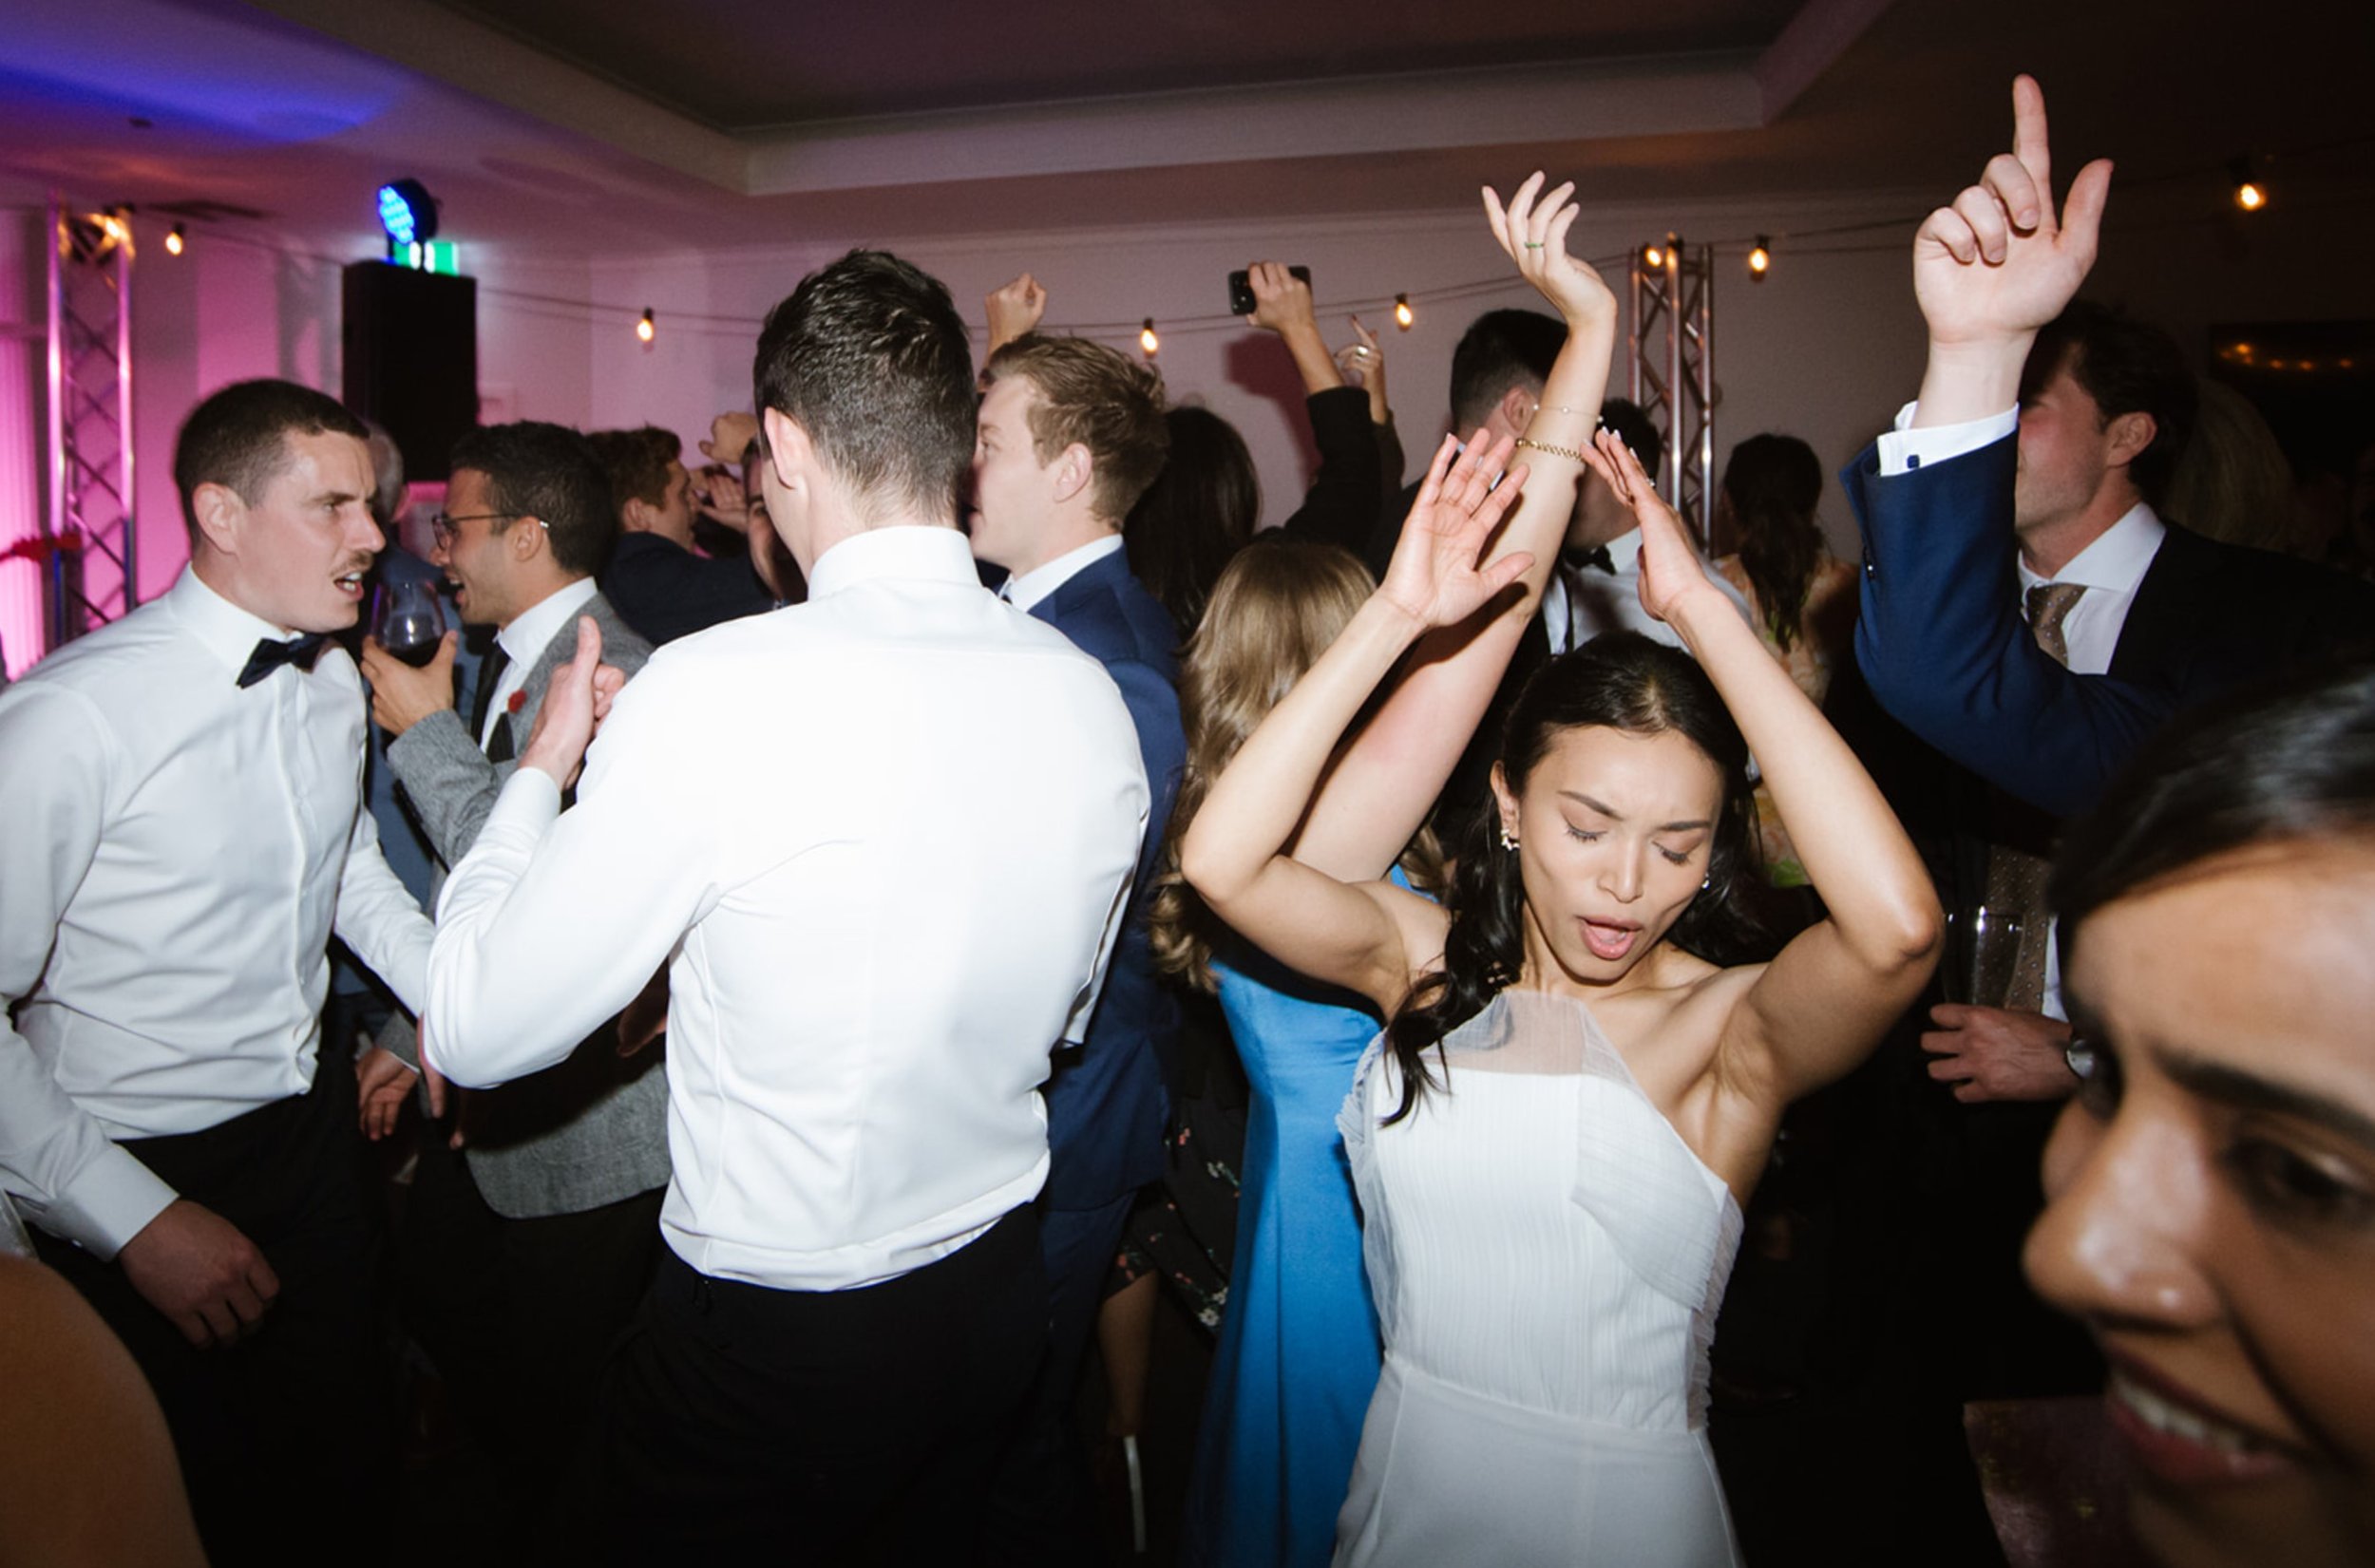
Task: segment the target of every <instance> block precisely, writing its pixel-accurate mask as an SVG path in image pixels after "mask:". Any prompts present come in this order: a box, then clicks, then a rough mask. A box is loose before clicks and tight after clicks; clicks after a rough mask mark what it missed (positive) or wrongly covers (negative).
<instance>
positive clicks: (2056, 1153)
mask: <svg viewBox="0 0 2375 1568" xmlns="http://www.w3.org/2000/svg"><path fill="white" fill-rule="evenodd" d="M2069 989H2070V992H2071V994H2072V997H2073V1002H2074V1009H2075V1014H2076V1016H2077V1019H2078V1023H2079V1029H2080V1031H2081V1034H2082V1035H2084V1036H2086V1037H2087V1038H2088V1039H2089V1040H2090V1041H2091V1042H2092V1043H2094V1044H2095V1045H2096V1047H2097V1049H2098V1052H2099V1055H2098V1059H2097V1061H2098V1065H2097V1068H2096V1071H2095V1073H2094V1075H2093V1077H2092V1079H2091V1080H2090V1081H2089V1083H2088V1084H2087V1086H2085V1088H2084V1089H2082V1090H2081V1093H2080V1096H2079V1099H2078V1100H2077V1101H2076V1102H2075V1103H2074V1104H2073V1105H2071V1106H2070V1108H2069V1109H2068V1110H2066V1111H2064V1112H2063V1113H2062V1121H2061V1123H2060V1124H2059V1125H2058V1126H2057V1127H2056V1129H2055V1131H2054V1136H2053V1141H2052V1143H2050V1144H2049V1145H2048V1146H2047V1148H2046V1152H2045V1190H2046V1192H2047V1193H2048V1194H2049V1195H2050V1199H2051V1201H2050V1202H2049V1204H2048V1206H2047V1208H2046V1210H2045V1213H2044V1216H2043V1219H2040V1220H2039V1221H2038V1224H2037V1228H2036V1230H2035V1231H2034V1232H2032V1233H2031V1235H2030V1237H2029V1240H2028V1256H2027V1265H2028V1273H2029V1278H2030V1279H2031V1281H2032V1282H2034V1283H2035V1285H2036V1286H2037V1288H2038V1290H2039V1291H2040V1292H2041V1293H2042V1294H2043V1295H2044V1296H2045V1297H2046V1298H2047V1299H2049V1300H2051V1301H2053V1302H2054V1303H2055V1304H2057V1305H2058V1306H2060V1307H2061V1308H2062V1310H2063V1311H2065V1312H2069V1313H2074V1314H2076V1315H2078V1316H2080V1317H2081V1318H2083V1319H2084V1320H2085V1321H2086V1323H2087V1324H2088V1326H2089V1327H2090V1328H2091V1329H2093V1331H2094V1332H2095V1335H2096V1338H2097V1339H2098V1340H2099V1341H2100V1344H2101V1346H2102V1349H2103V1351H2104V1353H2105V1355H2106V1356H2107V1357H2108V1359H2109V1361H2110V1364H2111V1375H2110V1387H2109V1389H2108V1392H2107V1403H2108V1405H2109V1409H2110V1415H2111V1420H2112V1424H2113V1426H2114V1427H2115V1428H2116V1429H2117V1430H2118V1431H2119V1434H2120V1435H2121V1437H2122V1438H2123V1439H2125V1446H2126V1449H2127V1453H2128V1457H2129V1459H2130V1461H2131V1473H2132V1477H2133V1480H2132V1483H2131V1485H2132V1499H2133V1504H2134V1507H2133V1513H2132V1518H2133V1522H2134V1525H2135V1528H2136V1532H2137V1534H2138V1538H2139V1539H2141V1540H2143V1541H2144V1543H2145V1544H2146V1545H2147V1546H2148V1547H2150V1548H2151V1549H2152V1550H2154V1551H2155V1552H2156V1553H2157V1554H2158V1555H2159V1556H2160V1557H2161V1558H2162V1559H2164V1560H2165V1561H2167V1562H2169V1563H2171V1564H2179V1565H2192V1564H2198V1563H2233V1564H2242V1563H2251V1564H2260V1563H2270V1564H2273V1563H2283V1564H2286V1565H2287V1568H2306V1565H2309V1564H2326V1563H2346V1562H2347V1563H2367V1562H2375V844H2369V843H2368V842H2366V841H2363V840H2354V839H2341V838H2327V839H2319V840H2312V841H2301V842H2296V843H2291V844H2281V845H2270V846H2262V847H2259V848H2255V849H2249V850H2243V851H2237V852H2235V853H2233V854H2230V855H2226V856H2221V857H2217V858H2215V859H2213V860H2208V861H2205V862H2203V863H2202V864H2201V865H2199V866H2197V867H2195V868H2193V869H2191V870H2189V871H2187V872H2184V873H2182V874H2180V875H2179V876H2178V877H2177V878H2172V879H2170V880H2167V881H2164V882H2161V883H2157V884H2155V885H2153V886H2150V887H2148V888H2146V889H2144V890H2143V891H2140V892H2138V893H2136V894H2133V895H2130V896H2129V897H2124V898H2120V899H2119V900H2117V901H2115V902H2113V903H2111V904H2108V905H2105V906H2104V907H2103V908H2101V909H2100V910H2099V911H2097V912H2096V913H2095V914H2094V915H2093V916H2090V917H2089V918H2088V919H2087V920H2086V922H2085V924H2084V925H2083V926H2082V927H2081V929H2080V931H2079V933H2078V937H2077V941H2076V945H2075V948H2074V951H2073V954H2072V963H2071V970H2070V976H2069Z"/></svg>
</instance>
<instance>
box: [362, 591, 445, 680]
mask: <svg viewBox="0 0 2375 1568" xmlns="http://www.w3.org/2000/svg"><path fill="white" fill-rule="evenodd" d="M445 634H446V607H445V606H444V605H443V604H442V603H440V602H439V600H438V597H437V585H436V583H435V582H433V581H430V580H428V579H415V580H413V581H410V582H382V583H381V584H380V585H379V603H378V607H377V609H376V610H375V611H374V612H373V613H372V615H371V635H373V636H375V637H377V638H378V639H379V646H380V647H382V648H385V649H386V650H388V652H390V653H391V654H393V655H395V656H396V657H397V658H399V659H402V660H403V661H404V662H405V663H407V664H409V665H411V666H412V667H413V668H415V669H419V668H421V667H423V666H425V665H427V664H428V661H429V660H431V659H433V658H435V657H436V656H437V644H438V642H439V641H440V640H441V639H442V638H443V637H444V636H445Z"/></svg>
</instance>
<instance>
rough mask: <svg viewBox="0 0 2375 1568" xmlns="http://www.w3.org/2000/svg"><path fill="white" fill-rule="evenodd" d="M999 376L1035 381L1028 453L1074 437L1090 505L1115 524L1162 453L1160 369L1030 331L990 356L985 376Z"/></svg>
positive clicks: (1150, 478) (1081, 341) (1058, 447)
mask: <svg viewBox="0 0 2375 1568" xmlns="http://www.w3.org/2000/svg"><path fill="white" fill-rule="evenodd" d="M1007 376H1021V377H1023V378H1025V379H1026V380H1028V381H1029V382H1030V383H1031V385H1032V386H1033V387H1036V388H1037V389H1038V393H1039V395H1038V398H1037V400H1036V401H1035V402H1034V403H1033V404H1032V406H1031V452H1032V455H1033V456H1034V457H1035V458H1037V459H1038V460H1039V463H1041V464H1042V465H1045V464H1046V463H1051V462H1053V461H1054V458H1055V455H1056V454H1057V453H1059V452H1061V451H1062V450H1063V449H1064V448H1065V447H1067V446H1070V445H1071V444H1073V443H1074V442H1078V443H1079V444H1081V445H1083V446H1085V447H1087V448H1088V449H1089V458H1090V461H1091V462H1092V463H1094V464H1095V472H1094V477H1093V479H1092V481H1091V489H1090V493H1089V501H1090V505H1091V506H1092V508H1093V510H1094V511H1095V513H1096V515H1097V516H1098V517H1100V518H1103V519H1105V520H1108V521H1111V522H1112V523H1114V524H1115V525H1116V526H1118V525H1119V524H1120V522H1121V520H1123V519H1124V518H1126V517H1128V516H1129V515H1130V509H1131V507H1132V506H1135V505H1136V504H1137V503H1138V498H1139V497H1140V496H1142V495H1145V494H1146V492H1147V486H1149V485H1150V484H1152V483H1153V482H1154V477H1155V476H1156V475H1157V474H1160V473H1161V472H1162V471H1163V460H1164V459H1165V458H1166V457H1168V456H1169V453H1170V448H1171V432H1170V427H1169V425H1165V424H1164V423H1163V378H1162V376H1161V375H1159V374H1158V373H1156V371H1155V369H1154V368H1153V367H1152V366H1150V365H1140V364H1138V363H1136V362H1135V361H1133V360H1131V358H1130V356H1129V355H1127V354H1124V353H1121V352H1119V351H1118V350H1116V349H1109V348H1107V347H1106V346H1105V345H1103V344H1102V343H1091V342H1089V341H1088V340H1087V339H1085V338H1077V337H1041V336H1039V335H1038V334H1036V333H1032V334H1030V335H1027V336H1024V337H1018V338H1016V339H1015V341H1014V342H1012V343H1009V344H1007V345H1006V346H1005V347H1004V348H1002V349H998V351H997V353H995V354H992V355H991V356H990V364H989V380H991V381H999V380H1002V379H1004V378H1005V377H1007Z"/></svg>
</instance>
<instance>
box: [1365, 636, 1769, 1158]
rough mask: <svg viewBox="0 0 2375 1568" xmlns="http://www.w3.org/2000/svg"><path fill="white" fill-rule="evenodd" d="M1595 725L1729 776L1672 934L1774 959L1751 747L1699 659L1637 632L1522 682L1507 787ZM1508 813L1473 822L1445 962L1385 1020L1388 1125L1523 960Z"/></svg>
mask: <svg viewBox="0 0 2375 1568" xmlns="http://www.w3.org/2000/svg"><path fill="white" fill-rule="evenodd" d="M1593 726H1600V727H1606V728H1610V729H1618V730H1622V731H1624V732H1625V733H1626V734H1628V735H1660V734H1665V733H1667V732H1669V731H1671V732H1673V733H1675V734H1679V735H1681V736H1682V737H1683V739H1685V740H1687V741H1689V742H1690V743H1691V744H1692V745H1693V746H1697V747H1699V749H1700V750H1701V752H1703V753H1705V754H1706V756H1707V758H1708V760H1709V761H1711V762H1713V763H1714V764H1715V765H1716V769H1717V771H1718V772H1719V773H1720V774H1721V775H1722V778H1723V801H1722V803H1721V805H1720V806H1719V807H1718V808H1717V811H1716V822H1715V829H1714V832H1713V835H1712V838H1711V840H1710V844H1709V850H1708V857H1707V878H1708V879H1707V885H1706V886H1705V887H1704V888H1702V889H1701V890H1700V892H1699V893H1698V894H1697V895H1696V896H1694V897H1692V899H1691V901H1690V903H1689V904H1688V905H1687V906H1685V907H1684V909H1683V911H1682V915H1681V916H1679V917H1678V918H1677V919H1676V920H1675V922H1674V924H1673V926H1672V927H1671V928H1669V929H1668V930H1667V932H1666V934H1665V936H1664V939H1665V940H1667V941H1671V942H1672V943H1674V945H1675V946H1677V947H1679V948H1681V949H1682V950H1683V951H1684V952H1686V953H1690V954H1696V955H1698V956H1699V957H1701V958H1704V959H1706V960H1707V961H1708V962H1709V963H1713V964H1724V965H1730V964H1739V963H1750V962H1754V961H1755V960H1757V959H1758V958H1760V957H1765V956H1770V954H1771V949H1772V945H1773V944H1772V938H1771V936H1770V935H1769V931H1768V927H1767V925H1766V923H1765V920H1764V918H1763V917H1762V916H1761V915H1760V914H1759V913H1758V907H1757V906H1758V898H1759V889H1760V888H1761V886H1762V883H1763V879H1764V867H1763V859H1762V857H1761V856H1760V855H1759V854H1758V850H1757V838H1756V822H1755V816H1754V806H1753V805H1752V803H1751V799H1752V798H1751V795H1750V786H1749V782H1748V743H1747V742H1745V741H1743V740H1742V739H1741V738H1740V730H1739V726H1738V725H1736V724H1734V723H1733V722H1732V715H1731V714H1730V713H1729V712H1728V711H1726V710H1725V708H1724V706H1723V699H1722V698H1721V697H1719V696H1718V695H1716V689H1715V684H1714V683H1713V682H1712V681H1710V680H1708V679H1707V672H1706V671H1703V670H1701V669H1700V668H1699V664H1698V661H1697V660H1695V659H1693V658H1692V657H1691V656H1690V655H1689V654H1687V653H1684V652H1681V651H1679V650H1677V649H1672V648H1667V647H1665V646H1663V644H1660V643H1655V642H1652V641H1650V640H1649V639H1648V638H1647V637H1644V636H1643V635H1642V634H1641V633H1638V632H1611V633H1606V635H1603V636H1599V637H1595V638H1593V639H1592V640H1591V641H1590V642H1588V643H1586V644H1585V645H1584V646H1583V647H1581V648H1579V649H1577V650H1576V651H1575V652H1571V653H1568V654H1567V655H1565V656H1564V657H1562V658H1557V659H1553V660H1551V661H1550V662H1549V664H1547V665H1545V666H1543V667H1542V669H1540V670H1539V671H1535V672H1534V675H1533V678H1532V679H1530V680H1529V681H1528V682H1527V683H1526V686H1525V690H1522V691H1521V692H1520V693H1519V694H1518V698H1517V702H1516V704H1515V705H1514V706H1513V707H1512V708H1511V709H1510V716H1509V724H1508V727H1507V729H1506V731H1505V732H1504V735H1503V738H1502V742H1501V754H1500V763H1501V770H1502V772H1503V773H1504V774H1505V775H1506V776H1507V778H1508V780H1509V787H1510V792H1511V794H1513V795H1519V796H1522V795H1524V794H1525V791H1526V781H1527V780H1528V779H1529V778H1530V777H1531V775H1532V773H1533V770H1534V768H1535V766H1536V765H1538V764H1539V763H1540V762H1541V761H1542V759H1543V758H1544V757H1545V756H1547V755H1549V751H1550V747H1551V746H1552V745H1553V744H1554V743H1555V742H1556V741H1557V740H1558V738H1559V736H1560V735H1561V734H1563V733H1565V732H1566V731H1568V730H1570V729H1580V728H1586V727H1593ZM1499 827H1500V817H1499V814H1498V813H1497V812H1495V811H1493V810H1492V808H1491V805H1490V803H1488V805H1487V808H1486V809H1485V810H1483V811H1480V812H1478V813H1476V814H1475V816H1474V819H1473V821H1472V822H1469V823H1468V824H1467V828H1466V833H1465V837H1464V838H1463V840H1462V841H1461V844H1460V849H1459V860H1458V864H1457V867H1456V869H1455V871H1454V874H1453V878H1452V887H1451V897H1450V899H1449V904H1450V911H1451V916H1452V923H1451V929H1450V930H1449V931H1448V932H1446V933H1445V935H1444V938H1443V967H1442V968H1441V969H1439V970H1436V971H1435V972H1434V973H1431V974H1428V975H1427V976H1425V977H1424V978H1422V979H1421V980H1419V982H1418V983H1417V984H1416V986H1414V987H1413V988H1412V989H1411V993H1410V997H1409V999H1408V1000H1407V1001H1405V1002H1404V1003H1403V1004H1402V1006H1401V1008H1400V1010H1399V1011H1397V1012H1396V1013H1395V1015H1394V1021H1393V1022H1392V1023H1390V1024H1388V1025H1387V1026H1386V1031H1385V1032H1386V1044H1387V1046H1388V1047H1389V1048H1391V1049H1392V1050H1393V1052H1394V1056H1395V1059H1396V1061H1397V1062H1398V1063H1399V1064H1400V1066H1401V1071H1402V1101H1401V1104H1400V1105H1397V1107H1395V1111H1394V1114H1393V1115H1391V1116H1389V1117H1387V1118H1386V1122H1387V1123H1388V1124H1392V1123H1395V1122H1398V1121H1400V1120H1401V1119H1402V1118H1403V1117H1405V1116H1408V1115H1409V1114H1410V1113H1411V1111H1412V1110H1414V1109H1415V1108H1416V1106H1417V1104H1418V1100H1419V1097H1420V1095H1421V1094H1422V1093H1424V1092H1425V1091H1426V1090H1427V1089H1429V1088H1432V1087H1435V1079H1434V1076H1433V1067H1431V1065H1430V1064H1429V1062H1428V1060H1427V1055H1428V1052H1429V1051H1430V1050H1434V1052H1435V1056H1436V1057H1437V1058H1438V1059H1440V1057H1441V1055H1442V1052H1441V1050H1440V1047H1441V1045H1442V1042H1443V1038H1444V1036H1446V1035H1448V1034H1450V1033H1451V1032H1452V1031H1453V1030H1455V1029H1457V1028H1459V1026H1460V1025H1462V1024H1464V1023H1466V1022H1467V1021H1468V1020H1469V1019H1471V1018H1473V1017H1474V1016H1475V1015H1476V1014H1477V1013H1478V1012H1480V1011H1483V1010H1484V1006H1485V1004H1486V1003H1487V1002H1490V1001H1491V1000H1492V998H1493V996H1494V995H1496V994H1497V993H1499V992H1502V991H1505V990H1507V989H1508V988H1509V987H1510V986H1511V985H1512V984H1514V983H1515V982H1516V980H1517V974H1518V970H1519V969H1520V968H1521V967H1522V966H1523V964H1524V963H1525V958H1526V950H1525V932H1526V889H1525V886H1524V884H1523V882H1522V880H1521V878H1520V877H1519V875H1518V865H1517V853H1516V852H1515V851H1514V850H1510V849H1504V848H1502V847H1501V837H1500V833H1499Z"/></svg>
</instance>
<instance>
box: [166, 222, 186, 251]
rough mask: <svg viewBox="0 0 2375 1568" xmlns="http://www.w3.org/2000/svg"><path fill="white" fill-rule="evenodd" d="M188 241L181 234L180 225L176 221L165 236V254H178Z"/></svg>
mask: <svg viewBox="0 0 2375 1568" xmlns="http://www.w3.org/2000/svg"><path fill="white" fill-rule="evenodd" d="M188 243H189V241H188V240H187V239H186V238H184V237H183V236H182V233H181V225H180V224H179V223H176V224H175V225H174V226H173V228H172V230H171V231H170V232H168V233H167V234H166V236H165V254H166V255H180V254H181V249H182V247H183V246H184V245H187V244H188Z"/></svg>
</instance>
